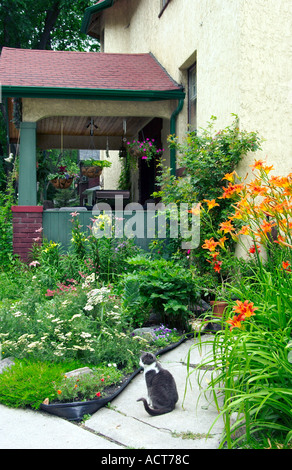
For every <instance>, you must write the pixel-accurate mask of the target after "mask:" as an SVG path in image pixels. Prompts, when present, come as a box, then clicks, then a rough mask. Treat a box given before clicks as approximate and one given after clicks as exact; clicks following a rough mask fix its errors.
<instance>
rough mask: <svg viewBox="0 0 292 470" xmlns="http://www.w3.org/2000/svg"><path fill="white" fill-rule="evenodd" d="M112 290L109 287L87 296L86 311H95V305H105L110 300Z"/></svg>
mask: <svg viewBox="0 0 292 470" xmlns="http://www.w3.org/2000/svg"><path fill="white" fill-rule="evenodd" d="M109 293H110V289H108V288H107V287H100V288H99V289H92V290H91V291H89V292H88V294H87V303H86V305H85V307H84V310H86V311H88V312H89V311H90V310H93V309H94V307H95V305H98V304H101V303H103V302H104V301H105V300H107V298H108V294H109Z"/></svg>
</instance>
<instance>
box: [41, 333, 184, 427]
mask: <svg viewBox="0 0 292 470" xmlns="http://www.w3.org/2000/svg"><path fill="white" fill-rule="evenodd" d="M192 335H193V334H192V333H191V334H189V335H185V336H184V337H183V338H182V339H181V340H180V341H178V342H177V343H174V344H171V345H170V346H167V347H166V348H164V349H162V350H160V351H158V352H157V353H156V356H161V355H162V354H165V353H166V352H168V351H171V350H172V349H174V348H176V347H177V346H179V345H180V344H182V343H183V342H184V341H186V339H187V338H188V337H190V336H192ZM142 370H143V369H142V367H139V369H137V370H135V371H134V372H133V373H132V374H131V375H130V377H128V379H127V380H126V381H125V382H124V383H123V384H122V385H121V387H120V388H119V389H118V390H117V391H116V392H115V393H113V394H112V395H109V396H107V397H105V398H98V399H96V400H88V401H78V402H72V403H52V404H50V405H45V404H43V403H42V404H41V406H40V410H42V411H46V412H47V413H50V414H52V415H55V416H59V417H60V418H65V419H68V420H69V421H81V420H82V419H83V416H84V415H87V414H89V415H92V414H93V413H95V412H96V411H98V410H99V409H100V408H102V407H103V406H105V405H107V403H109V402H111V401H112V400H113V399H114V398H116V397H117V396H118V395H119V394H120V393H121V392H122V391H123V390H124V389H125V388H126V387H127V385H129V383H130V382H131V380H132V379H133V378H134V377H136V375H137V374H139V372H141V371H142Z"/></svg>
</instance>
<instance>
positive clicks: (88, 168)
mask: <svg viewBox="0 0 292 470" xmlns="http://www.w3.org/2000/svg"><path fill="white" fill-rule="evenodd" d="M110 166H111V162H109V161H108V160H84V161H83V162H82V166H81V173H82V175H83V176H87V178H96V177H97V176H100V175H101V172H102V170H103V168H105V167H107V168H109V167H110Z"/></svg>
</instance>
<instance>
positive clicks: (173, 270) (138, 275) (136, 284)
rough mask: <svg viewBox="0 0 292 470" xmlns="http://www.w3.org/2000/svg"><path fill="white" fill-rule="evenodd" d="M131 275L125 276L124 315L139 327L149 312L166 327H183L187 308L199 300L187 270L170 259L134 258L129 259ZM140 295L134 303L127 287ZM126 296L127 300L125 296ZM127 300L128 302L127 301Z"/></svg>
mask: <svg viewBox="0 0 292 470" xmlns="http://www.w3.org/2000/svg"><path fill="white" fill-rule="evenodd" d="M128 264H129V267H130V269H131V270H132V273H129V274H127V275H126V276H124V279H123V282H122V283H123V285H124V307H125V311H124V316H126V318H127V320H128V321H129V322H131V323H132V324H134V325H138V326H141V324H142V323H143V321H145V313H146V312H147V313H149V311H150V309H151V310H152V311H153V312H155V313H157V314H160V315H161V318H162V322H163V323H164V324H167V325H168V326H169V327H173V326H178V327H185V326H186V321H187V318H188V316H189V313H190V307H191V305H192V303H193V302H195V301H196V300H197V299H198V296H199V287H198V285H197V283H196V279H195V278H194V277H193V274H192V272H191V271H190V270H187V269H185V268H184V267H182V266H180V264H179V263H176V262H175V261H173V260H165V259H160V260H157V259H151V258H150V257H147V256H137V257H134V258H131V259H129V260H128ZM130 285H131V286H132V289H133V290H134V292H135V290H136V292H137V295H138V290H137V289H138V288H139V295H138V296H137V299H136V301H135V299H134V295H133V293H131V297H130V295H129V293H128V292H129V286H130ZM127 295H128V297H127ZM129 298H130V299H131V300H130V301H129Z"/></svg>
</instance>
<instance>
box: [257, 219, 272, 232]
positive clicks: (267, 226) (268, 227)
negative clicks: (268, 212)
mask: <svg viewBox="0 0 292 470" xmlns="http://www.w3.org/2000/svg"><path fill="white" fill-rule="evenodd" d="M275 225H276V224H271V223H270V222H267V221H266V220H264V222H263V223H262V225H260V227H261V229H262V231H263V232H264V233H268V232H270V231H271V230H272V227H274V226H275Z"/></svg>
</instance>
